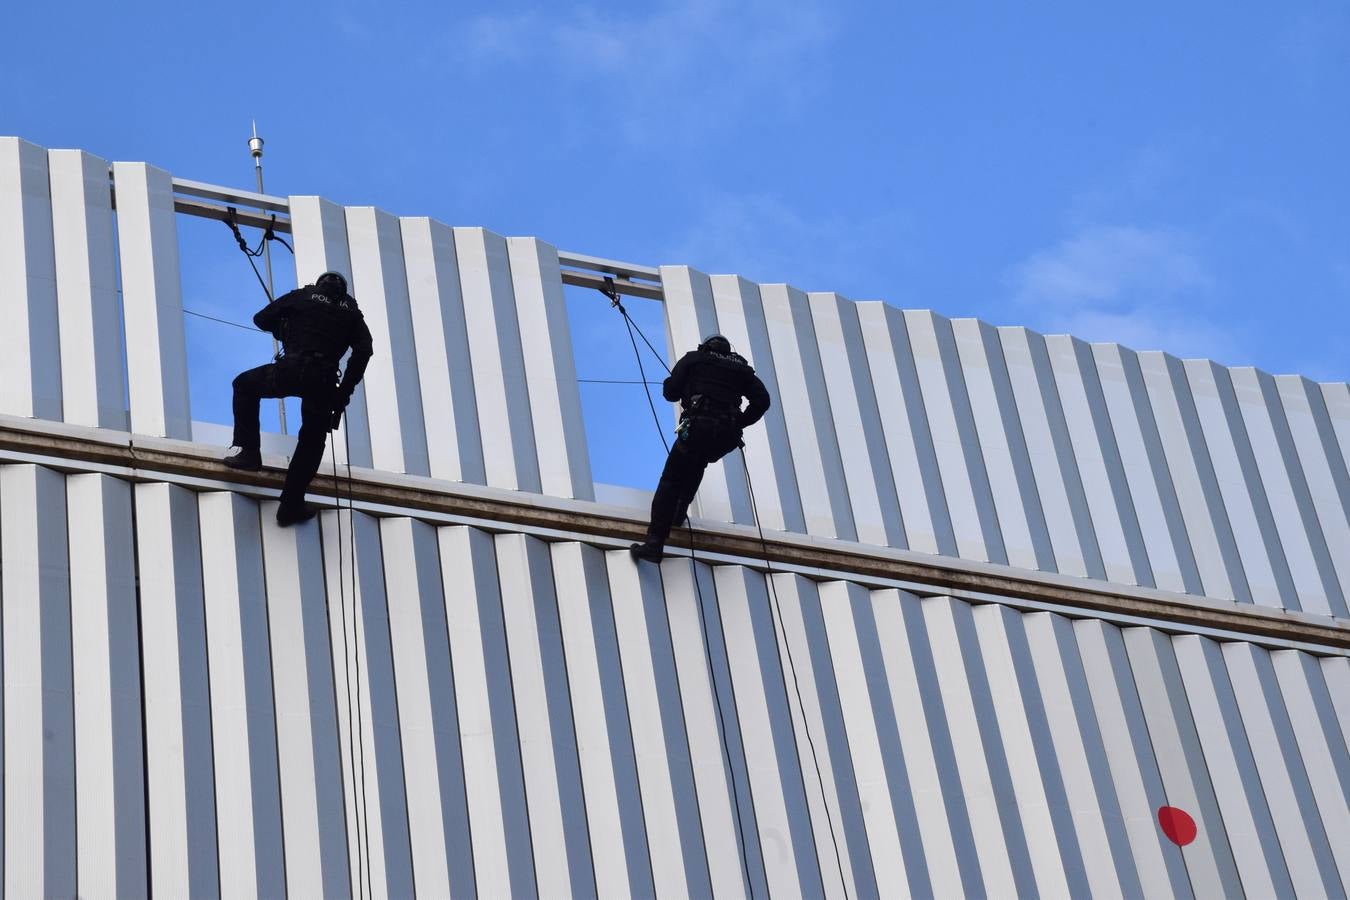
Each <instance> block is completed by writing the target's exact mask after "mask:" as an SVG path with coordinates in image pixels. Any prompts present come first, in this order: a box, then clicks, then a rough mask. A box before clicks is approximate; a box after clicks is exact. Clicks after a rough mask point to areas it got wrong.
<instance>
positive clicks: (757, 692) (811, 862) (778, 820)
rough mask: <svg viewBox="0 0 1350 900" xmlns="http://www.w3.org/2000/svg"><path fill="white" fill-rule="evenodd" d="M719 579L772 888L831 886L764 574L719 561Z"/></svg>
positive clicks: (799, 892)
mask: <svg viewBox="0 0 1350 900" xmlns="http://www.w3.org/2000/svg"><path fill="white" fill-rule="evenodd" d="M713 580H714V583H715V584H716V589H717V606H718V611H719V615H720V618H721V622H722V634H723V636H724V637H725V640H726V646H727V659H728V662H729V663H730V669H731V681H732V688H733V690H734V691H735V694H736V710H737V721H738V722H739V724H740V728H741V739H742V741H743V742H744V744H745V745H746V746H747V747H751V748H754V752H752V753H750V754H748V755H747V756H746V767H747V769H748V771H749V775H750V790H751V794H752V795H753V797H754V801H755V821H756V823H757V824H758V826H759V842H760V847H761V848H762V850H763V853H764V870H765V873H766V874H767V876H768V882H769V892H770V894H774V893H779V892H782V893H784V894H786V895H787V896H793V897H796V896H803V895H805V894H817V893H820V892H823V891H824V885H823V883H822V881H821V872H820V867H819V860H818V858H817V856H816V853H815V842H814V840H813V838H812V836H811V834H810V813H809V811H808V806H807V802H806V797H805V793H804V790H803V783H802V777H803V776H802V772H801V763H800V760H799V759H798V758H797V747H796V740H795V738H794V735H793V734H792V721H791V717H790V715H789V713H788V710H787V695H786V693H785V692H784V690H783V683H782V677H783V668H784V667H783V665H782V663H781V662H780V661H779V659H778V641H777V636H776V634H775V631H776V629H775V628H774V626H773V625H772V623H771V622H770V621H769V612H770V611H769V609H768V604H769V602H770V601H769V597H768V594H767V592H766V591H765V589H764V581H763V578H762V577H761V576H760V575H759V574H758V573H754V572H752V571H751V570H749V569H746V568H744V567H742V566H719V567H717V568H716V569H714V571H713Z"/></svg>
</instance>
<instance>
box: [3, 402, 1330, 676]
mask: <svg viewBox="0 0 1350 900" xmlns="http://www.w3.org/2000/svg"><path fill="white" fill-rule="evenodd" d="M222 452H223V451H222V450H221V449H220V448H214V447H207V446H204V445H200V444H192V443H189V442H186V441H174V440H168V439H164V438H146V437H142V436H139V435H129V434H126V433H125V432H117V431H110V430H104V429H96V428H82V427H79V426H71V425H63V424H60V423H48V422H40V421H37V420H25V419H17V418H14V417H10V416H5V417H0V459H8V460H10V461H14V462H36V463H40V464H42V465H47V466H51V467H53V468H58V469H63V470H66V471H72V472H78V471H90V470H94V471H106V472H110V473H111V474H116V475H118V476H119V477H125V478H129V479H131V480H136V481H160V480H174V481H178V482H179V483H185V484H188V485H189V486H196V487H197V488H198V489H199V490H201V489H207V490H210V489H215V490H236V491H239V492H240V493H243V494H247V495H251V496H255V497H274V496H275V495H276V492H277V491H279V489H280V487H281V484H282V480H283V471H282V469H281V468H280V466H281V465H282V464H284V462H285V460H284V459H282V458H279V457H271V458H270V459H269V461H270V462H271V463H273V465H271V466H269V467H268V468H266V469H264V470H263V471H261V472H256V473H241V472H234V471H232V470H230V469H227V468H225V467H224V466H222V465H221V464H220V462H219V455H220V454H221V453H222ZM350 489H351V497H352V499H353V500H354V501H355V502H356V503H357V504H358V505H359V506H362V507H365V508H367V509H371V511H373V512H375V513H376V514H381V513H383V514H386V515H411V516H418V515H426V516H427V517H429V518H437V519H442V520H444V519H445V518H446V517H451V518H455V519H459V520H473V521H475V522H482V523H489V524H495V525H497V526H499V527H504V528H508V529H510V528H521V529H528V530H530V531H533V532H536V533H538V532H543V533H548V534H552V535H554V536H556V537H558V538H560V539H563V538H565V539H575V540H586V539H587V538H595V539H602V540H603V542H605V543H608V544H610V545H613V542H616V541H617V542H627V541H634V540H639V539H641V538H642V536H643V534H644V532H645V524H646V523H645V520H644V519H642V518H640V517H639V516H638V515H637V514H635V513H632V512H628V511H625V510H621V509H617V508H615V507H607V506H602V505H600V504H597V503H591V502H586V501H578V500H567V499H562V498H555V497H545V496H540V495H537V494H527V493H522V492H516V491H507V490H502V489H497V488H488V487H482V486H478V485H467V484H459V483H456V482H446V481H438V480H435V479H430V478H420V477H415V476H408V475H396V474H391V473H385V472H377V471H373V470H369V469H353V470H352V481H351V488H350ZM311 492H312V493H314V494H317V495H322V496H327V497H334V498H335V497H338V496H339V495H340V496H342V497H343V498H344V499H345V498H346V496H347V493H348V483H347V479H346V477H345V476H344V477H342V478H340V479H338V480H335V479H334V478H333V477H332V476H331V475H324V474H320V475H319V476H318V477H317V478H316V479H315V481H314V484H313V486H312V487H311ZM766 537H767V541H766V545H761V543H760V541H759V538H758V536H757V534H756V533H755V532H754V530H753V529H750V528H748V527H746V526H737V525H725V524H715V523H700V527H699V530H698V531H697V532H695V533H694V535H693V547H694V550H695V552H697V553H698V554H699V555H700V556H701V557H705V558H706V559H707V560H708V561H710V562H715V563H722V562H725V563H737V564H742V565H747V566H750V567H752V568H761V569H763V568H767V565H772V566H773V567H775V568H777V569H780V570H785V571H795V572H800V573H802V574H806V575H808V576H810V577H813V578H817V579H833V578H840V579H844V578H847V579H851V580H857V581H861V582H863V583H867V582H903V583H908V584H911V585H917V586H922V589H923V590H924V591H925V592H928V593H943V592H955V593H959V594H960V595H963V596H971V595H978V596H977V597H976V599H981V598H982V599H985V600H986V601H995V602H996V601H997V600H998V598H1001V597H1002V598H1009V599H1012V600H1018V599H1021V600H1026V601H1034V602H1036V603H1042V604H1053V605H1057V606H1059V607H1062V608H1063V609H1064V610H1066V611H1070V612H1072V611H1077V612H1078V613H1080V614H1082V615H1093V614H1103V615H1111V616H1122V615H1123V616H1134V617H1139V618H1142V619H1148V620H1151V621H1153V622H1155V623H1158V624H1159V626H1160V627H1166V626H1169V625H1170V626H1171V627H1174V628H1178V629H1182V630H1185V629H1196V630H1205V631H1223V632H1228V633H1230V634H1231V635H1233V636H1234V637H1238V638H1243V639H1247V640H1258V641H1259V640H1261V639H1267V640H1272V641H1278V642H1280V643H1283V644H1288V643H1299V644H1304V645H1312V647H1310V648H1309V649H1313V650H1316V648H1319V647H1320V648H1324V649H1325V650H1326V651H1330V652H1342V653H1343V652H1345V651H1348V650H1350V621H1343V620H1339V619H1334V618H1330V617H1322V616H1313V615H1310V614H1306V613H1296V612H1290V611H1286V610H1277V609H1268V608H1265V607H1258V606H1252V605H1250V604H1239V603H1236V602H1232V601H1222V600H1214V599H1211V598H1205V597H1192V596H1188V595H1184V594H1173V593H1169V592H1167V591H1159V590H1155V589H1152V588H1140V587H1130V586H1126V585H1115V584H1110V583H1107V582H1100V581H1093V580H1090V579H1085V578H1073V577H1069V576H1063V575H1057V574H1053V573H1044V572H1030V571H1025V570H1019V569H1013V568H1010V567H1006V566H997V565H993V564H989V563H978V562H972V561H968V560H960V559H952V558H948V557H937V556H928V555H926V554H919V553H913V552H910V551H904V550H892V549H889V548H884V547H871V546H867V545H861V544H855V543H851V542H847V541H838V540H824V539H819V538H812V537H808V536H804V535H795V534H784V533H780V532H774V533H772V535H768V536H766ZM671 546H672V547H675V548H679V547H688V546H689V533H688V532H677V533H676V534H675V535H674V536H673V538H672V541H671ZM766 550H767V552H766ZM766 564H767V565H766Z"/></svg>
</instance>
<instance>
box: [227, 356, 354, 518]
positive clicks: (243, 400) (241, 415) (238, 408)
mask: <svg viewBox="0 0 1350 900" xmlns="http://www.w3.org/2000/svg"><path fill="white" fill-rule="evenodd" d="M336 395H337V367H336V366H334V365H332V364H331V363H329V362H327V361H326V360H322V359H318V358H306V357H282V358H281V359H280V360H278V361H277V362H274V363H268V364H267V365H265V366H258V367H257V368H256V369H249V370H248V371H247V372H241V373H240V374H239V376H238V377H237V378H235V379H234V445H235V446H236V447H239V448H241V449H242V450H245V451H253V452H257V450H258V447H259V443H260V437H259V434H258V431H259V425H258V403H259V401H260V400H261V399H262V398H263V397H299V398H300V434H299V436H298V438H297V439H296V442H295V453H294V454H293V455H292V456H291V465H290V468H289V469H287V470H286V483H285V485H284V486H283V487H282V489H281V505H282V507H283V508H285V509H297V508H299V507H300V506H301V505H302V504H303V503H304V499H305V491H306V490H308V489H309V483H310V481H311V480H313V478H314V473H315V472H317V471H319V463H320V462H322V460H323V447H324V443H325V442H326V441H327V439H328V425H329V422H330V420H331V418H332V415H333V401H334V399H335V398H336Z"/></svg>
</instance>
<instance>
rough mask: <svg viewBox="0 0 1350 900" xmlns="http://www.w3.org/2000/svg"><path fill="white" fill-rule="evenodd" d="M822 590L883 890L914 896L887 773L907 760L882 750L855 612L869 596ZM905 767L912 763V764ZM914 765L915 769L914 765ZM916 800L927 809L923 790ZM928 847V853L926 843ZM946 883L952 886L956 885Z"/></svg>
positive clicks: (841, 586)
mask: <svg viewBox="0 0 1350 900" xmlns="http://www.w3.org/2000/svg"><path fill="white" fill-rule="evenodd" d="M819 591H820V610H821V617H822V619H823V621H824V625H825V630H826V633H827V635H828V637H829V642H830V657H831V659H832V660H833V661H834V674H835V677H836V678H837V679H838V681H839V684H840V685H841V686H842V690H841V691H840V692H839V703H840V707H841V708H842V710H843V718H844V727H845V729H846V730H847V732H848V744H849V751H850V753H851V756H852V759H851V763H852V766H853V769H854V771H855V772H856V774H857V780H858V793H859V797H860V798H861V800H862V817H863V822H864V823H865V825H866V828H867V832H866V833H867V840H868V844H869V847H870V852H871V857H872V864H873V867H874V869H875V872H876V882H877V886H878V887H880V886H882V885H888V886H895V887H896V888H898V889H900V890H904V891H905V892H906V893H908V888H909V875H908V873H907V871H906V868H907V867H906V862H905V855H904V852H903V849H902V845H901V840H900V831H899V826H898V821H897V819H896V815H895V810H894V808H893V803H892V799H891V798H892V795H893V791H892V789H891V785H890V781H889V780H888V778H887V773H886V768H887V767H886V763H887V760H888V759H889V760H890V764H891V766H896V765H897V764H900V763H901V760H897V759H894V758H893V757H889V756H888V755H886V754H885V753H883V750H882V746H881V738H880V735H879V733H878V722H877V720H876V718H875V716H874V715H873V711H872V702H871V700H870V694H871V687H872V685H869V679H868V676H867V668H866V664H865V662H864V660H863V653H862V648H861V642H860V640H859V634H860V631H861V628H860V626H859V625H858V624H857V623H855V621H854V615H853V612H852V608H853V606H854V605H855V603H859V602H862V603H865V602H867V601H866V597H867V592H866V590H865V589H864V588H863V587H861V586H860V585H857V584H852V583H850V582H847V581H828V582H825V583H823V584H821V585H820V588H819ZM904 763H905V764H906V765H909V761H908V760H905V761H904ZM909 767H910V768H911V769H912V765H909ZM915 774H916V775H917V776H918V777H917V778H908V776H906V777H907V778H908V781H909V782H910V784H911V786H920V785H922V784H923V774H924V773H922V772H921V771H919V772H916V773H915ZM920 789H922V788H920ZM929 793H931V791H930V792H929ZM913 802H914V804H915V805H916V806H919V807H920V808H921V810H922V803H921V802H920V797H919V796H918V791H917V790H916V791H915V792H914V800H913ZM920 821H922V818H921V819H920ZM924 848H925V849H926V850H927V849H928V845H927V843H926V842H925V844H924ZM929 852H930V853H932V852H933V851H932V850H929ZM939 858H940V851H939ZM930 868H931V866H930ZM942 874H943V872H942V870H940V869H939V870H938V871H937V872H935V873H934V875H935V876H936V877H935V879H934V883H935V886H936V885H943V884H944V882H943V881H941V880H940V879H941V875H942ZM945 884H947V885H950V882H946V883H945ZM958 887H959V882H958ZM939 892H941V891H939ZM958 893H959V891H958Z"/></svg>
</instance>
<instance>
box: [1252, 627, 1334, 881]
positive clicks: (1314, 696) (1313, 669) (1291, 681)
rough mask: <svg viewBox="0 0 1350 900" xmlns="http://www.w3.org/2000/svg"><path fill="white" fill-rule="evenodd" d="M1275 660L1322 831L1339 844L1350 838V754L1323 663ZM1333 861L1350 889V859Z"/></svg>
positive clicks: (1282, 654) (1281, 655)
mask: <svg viewBox="0 0 1350 900" xmlns="http://www.w3.org/2000/svg"><path fill="white" fill-rule="evenodd" d="M1270 661H1271V664H1272V665H1273V667H1274V669H1275V675H1276V678H1277V679H1278V681H1279V687H1280V693H1281V695H1282V697H1283V704H1284V707H1285V710H1286V711H1287V712H1288V714H1289V723H1290V728H1291V730H1292V734H1293V737H1294V739H1295V740H1296V741H1297V742H1298V751H1299V754H1300V756H1301V758H1302V762H1303V765H1304V767H1305V770H1306V773H1307V777H1308V780H1309V782H1310V783H1311V788H1312V797H1313V801H1314V802H1315V803H1316V805H1317V811H1318V813H1319V815H1320V817H1321V824H1322V828H1323V829H1325V834H1326V836H1327V837H1329V838H1331V840H1332V841H1333V842H1338V841H1339V840H1340V837H1339V836H1340V835H1350V790H1347V787H1350V752H1347V749H1346V746H1345V741H1344V740H1342V739H1341V736H1340V732H1339V729H1337V727H1336V724H1335V716H1336V713H1335V710H1334V709H1333V708H1332V705H1331V699H1330V696H1329V695H1328V692H1327V686H1326V682H1325V680H1324V679H1323V677H1322V672H1321V669H1320V667H1319V666H1318V664H1317V658H1316V657H1314V656H1312V655H1311V654H1308V653H1304V652H1302V651H1299V650H1275V651H1272V652H1271V654H1270ZM1332 861H1333V863H1334V864H1335V866H1336V868H1337V870H1338V872H1339V875H1340V881H1341V890H1342V891H1344V890H1345V889H1346V887H1347V886H1350V854H1347V853H1337V852H1334V851H1333V853H1332Z"/></svg>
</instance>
